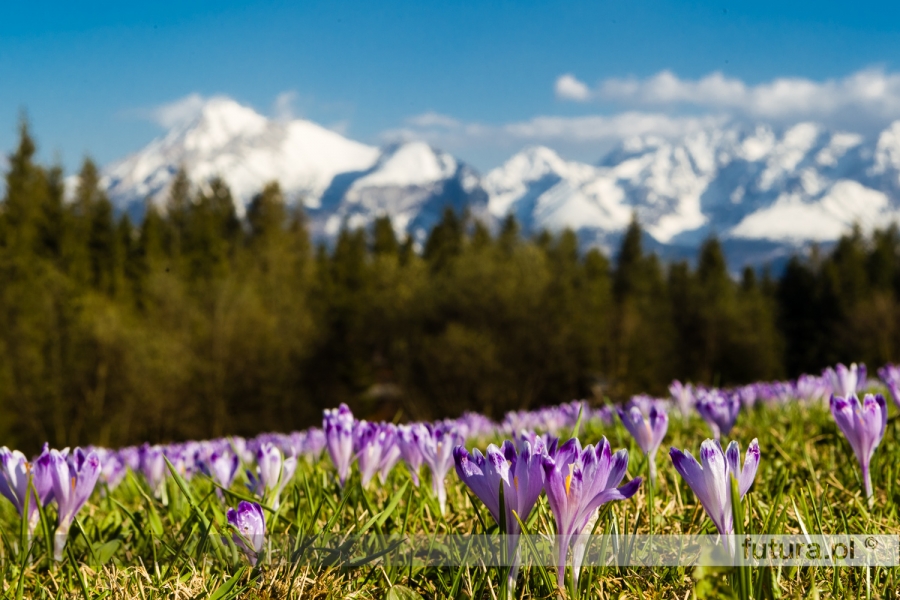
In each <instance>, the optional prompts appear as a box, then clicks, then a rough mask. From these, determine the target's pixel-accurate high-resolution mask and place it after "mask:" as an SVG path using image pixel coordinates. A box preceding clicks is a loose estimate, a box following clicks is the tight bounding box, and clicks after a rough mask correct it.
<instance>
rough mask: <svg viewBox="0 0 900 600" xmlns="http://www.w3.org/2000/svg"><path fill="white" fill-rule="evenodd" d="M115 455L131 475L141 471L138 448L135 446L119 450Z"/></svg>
mask: <svg viewBox="0 0 900 600" xmlns="http://www.w3.org/2000/svg"><path fill="white" fill-rule="evenodd" d="M117 454H118V455H119V459H120V460H121V461H122V462H123V463H125V466H126V467H128V468H129V469H131V471H132V472H133V473H137V472H139V471H140V470H141V450H140V448H138V447H137V446H126V447H124V448H119V451H118V452H117ZM101 462H102V461H101Z"/></svg>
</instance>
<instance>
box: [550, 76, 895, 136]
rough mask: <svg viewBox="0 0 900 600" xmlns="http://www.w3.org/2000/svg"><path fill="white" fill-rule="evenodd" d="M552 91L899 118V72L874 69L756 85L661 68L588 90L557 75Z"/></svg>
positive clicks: (746, 110)
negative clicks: (683, 74)
mask: <svg viewBox="0 0 900 600" xmlns="http://www.w3.org/2000/svg"><path fill="white" fill-rule="evenodd" d="M582 92H584V93H582ZM556 95H557V97H559V98H561V99H565V100H576V101H582V102H584V101H588V100H595V101H607V102H615V103H621V104H628V105H629V106H642V107H653V108H656V109H659V108H666V109H674V108H677V107H679V106H689V107H696V108H701V109H707V110H714V111H726V112H729V113H733V114H740V115H744V116H748V117H753V118H756V119H766V120H773V121H789V120H801V119H804V120H805V119H814V120H819V121H822V122H825V123H826V124H831V123H835V124H838V125H843V126H852V125H854V124H856V125H863V126H865V125H883V124H885V123H887V122H889V121H891V120H894V119H898V118H900V73H888V72H885V71H884V70H883V69H878V68H872V69H865V70H862V71H858V72H856V73H853V74H851V75H848V76H847V77H844V78H839V79H826V80H824V81H814V80H811V79H805V78H801V77H780V78H776V79H772V80H771V81H767V82H763V83H759V84H756V85H748V84H747V83H745V82H743V81H741V80H740V79H737V78H734V77H728V76H726V75H724V74H723V73H720V72H715V73H711V74H709V75H706V76H705V77H702V78H700V79H693V80H692V79H681V78H679V77H678V76H677V75H675V74H674V73H672V72H671V71H661V72H660V73H657V74H656V75H653V76H652V77H648V78H645V79H638V78H634V77H631V78H624V79H619V78H611V79H606V80H603V81H601V82H600V83H599V84H598V85H597V86H596V87H594V88H593V89H591V88H589V87H588V86H587V84H585V83H584V82H582V81H579V80H578V79H576V78H575V77H574V76H572V75H563V76H561V77H560V78H559V79H558V80H557V82H556Z"/></svg>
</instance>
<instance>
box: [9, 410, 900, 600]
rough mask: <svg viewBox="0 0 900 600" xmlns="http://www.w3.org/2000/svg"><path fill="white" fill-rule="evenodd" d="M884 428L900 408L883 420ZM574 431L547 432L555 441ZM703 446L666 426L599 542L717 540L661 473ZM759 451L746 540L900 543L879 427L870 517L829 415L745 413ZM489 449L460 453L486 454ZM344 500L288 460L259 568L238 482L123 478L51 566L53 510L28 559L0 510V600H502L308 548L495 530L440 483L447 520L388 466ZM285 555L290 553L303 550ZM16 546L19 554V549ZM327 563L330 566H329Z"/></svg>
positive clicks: (864, 572) (859, 575)
mask: <svg viewBox="0 0 900 600" xmlns="http://www.w3.org/2000/svg"><path fill="white" fill-rule="evenodd" d="M890 410H891V411H892V413H893V412H896V407H894V406H890ZM571 433H572V431H571V430H570V431H568V432H567V431H560V432H558V434H559V436H560V438H561V439H565V438H567V437H569V436H570V435H571ZM602 436H606V437H607V438H608V439H609V441H610V443H611V445H612V448H613V450H616V449H619V448H627V449H629V451H630V462H629V469H628V474H627V475H626V478H625V480H626V481H627V480H630V479H631V478H632V477H634V476H638V475H644V476H646V473H647V459H646V458H645V457H644V455H643V454H642V453H641V451H640V450H639V449H638V448H637V447H636V446H635V444H634V442H633V441H632V439H631V438H630V437H629V435H628V433H627V431H626V430H625V428H624V427H623V426H622V425H621V424H620V423H618V422H615V423H604V422H602V421H601V420H590V421H587V422H584V423H582V424H581V426H580V430H579V439H581V440H582V442H583V443H585V444H587V443H594V442H597V441H599V440H600V438H601V437H602ZM707 437H709V428H708V426H707V425H706V424H705V423H704V422H703V421H702V420H701V419H700V417H699V416H696V415H695V416H693V417H691V418H690V419H689V420H688V421H686V422H682V420H681V419H680V418H679V416H678V415H677V413H676V414H673V415H672V417H671V423H670V427H669V431H668V435H667V436H666V438H665V440H664V442H663V446H662V448H661V451H660V453H659V455H658V458H657V464H658V487H657V489H656V491H655V493H654V494H653V495H652V506H651V504H650V498H651V496H650V495H649V494H648V491H649V488H648V487H647V486H646V485H642V486H641V488H640V490H639V491H638V492H637V494H636V495H635V496H634V497H633V498H631V499H630V500H625V501H621V502H616V503H612V504H610V505H609V507H610V508H609V510H607V511H604V512H603V513H602V515H603V516H602V518H601V521H600V523H599V524H598V526H597V529H596V532H598V533H603V532H611V531H613V529H615V530H616V531H620V530H621V531H624V532H626V533H627V532H632V533H634V532H637V533H649V531H650V527H651V520H650V518H649V516H650V515H651V513H652V526H653V528H654V531H655V532H657V533H702V532H708V533H715V528H714V527H713V526H712V523H711V522H710V520H709V519H708V518H707V517H706V515H705V513H704V511H703V510H702V508H701V507H700V506H699V504H698V503H697V500H696V498H695V496H694V494H693V493H692V492H691V490H690V488H689V487H688V486H687V485H686V484H685V483H684V482H683V481H682V479H681V477H680V476H679V475H678V473H677V472H676V471H675V469H674V468H673V467H672V464H671V461H670V459H669V456H668V454H667V453H666V451H665V450H667V449H668V447H669V446H675V447H678V448H682V449H688V450H690V451H691V452H692V453H694V454H695V455H697V453H698V451H699V447H700V443H701V441H703V440H704V439H705V438H707ZM753 438H758V439H759V445H760V449H761V461H760V465H759V471H758V473H757V476H756V480H755V483H754V485H753V487H752V488H751V489H750V492H749V494H748V495H747V496H746V498H745V500H744V502H743V507H744V512H745V515H746V518H745V522H744V529H745V531H747V532H753V533H772V534H778V533H800V532H801V531H802V529H803V528H805V529H806V530H807V531H809V532H810V533H825V534H836V533H844V532H849V533H870V534H893V535H897V534H900V515H898V512H897V502H896V501H897V494H898V489H897V486H896V485H895V482H896V480H897V476H898V473H897V467H896V465H898V464H900V425H898V421H897V420H896V419H890V420H889V422H888V426H887V432H886V434H885V438H884V441H883V442H882V444H881V446H880V447H879V448H878V450H877V451H876V453H875V457H874V460H873V466H872V480H873V485H874V488H875V502H874V504H873V507H872V508H871V509H869V508H868V507H867V503H866V501H865V498H864V497H863V496H862V493H861V487H862V484H861V480H860V473H859V468H858V466H857V462H856V459H855V458H854V457H853V454H852V451H851V450H850V447H849V445H848V443H847V442H846V440H845V439H844V438H843V436H842V435H841V432H840V431H839V430H838V429H837V427H836V425H835V423H834V420H833V419H832V417H831V414H830V413H829V411H828V408H827V406H825V405H823V404H805V403H799V402H788V403H785V404H783V405H758V406H756V407H754V408H753V409H745V410H743V411H742V413H741V414H740V416H739V418H738V420H737V425H736V426H735V428H734V430H733V431H732V432H731V434H730V435H729V436H728V439H729V440H732V439H733V440H738V441H739V442H740V443H741V446H742V449H746V447H747V445H748V444H749V442H750V440H752V439H753ZM488 441H495V442H497V441H499V440H484V439H480V440H468V441H467V444H466V445H467V447H468V448H472V447H473V446H477V447H480V448H482V449H483V448H484V447H485V445H486V444H487V443H488ZM351 473H352V474H351V476H350V479H349V480H348V482H347V484H346V485H345V486H344V488H343V489H342V488H341V487H340V486H339V485H338V483H337V481H336V477H335V473H334V468H333V467H332V465H331V463H330V461H329V458H328V455H327V453H324V454H323V455H322V458H321V459H320V460H319V461H318V462H316V463H315V464H312V463H311V462H308V461H306V460H302V459H301V460H300V461H299V465H298V468H297V472H296V474H295V475H294V477H293V479H292V480H291V481H290V483H289V484H288V487H287V488H286V489H285V490H284V492H283V493H282V494H281V499H282V501H281V504H280V506H279V508H278V509H277V511H267V514H266V520H267V539H268V541H267V548H268V551H267V552H266V556H265V557H264V559H263V560H262V561H260V564H259V565H257V566H256V567H251V566H250V565H248V563H247V560H246V559H245V557H244V556H243V554H242V553H241V552H240V550H239V549H238V548H236V547H235V546H234V544H233V543H232V542H230V537H229V536H230V532H229V530H228V529H227V527H226V517H225V511H226V509H227V508H228V507H233V506H235V505H236V504H237V503H238V502H239V501H240V500H242V499H245V500H250V499H253V498H252V495H250V493H249V492H248V491H247V488H246V486H245V485H244V482H245V481H246V480H245V479H244V476H243V475H240V476H239V477H238V480H237V481H236V482H235V483H234V485H233V486H232V488H231V489H230V490H229V491H227V492H225V493H224V497H223V498H220V497H219V495H217V494H216V489H217V488H216V487H215V486H214V484H213V483H212V482H211V481H210V480H209V479H208V478H206V477H204V476H202V475H194V476H193V477H192V478H191V480H190V481H184V480H183V479H182V478H177V477H171V476H170V477H168V478H167V481H166V486H167V488H166V494H165V496H166V500H165V501H163V500H161V499H159V498H156V497H154V495H153V494H152V493H151V490H150V488H149V487H148V486H147V484H146V482H145V481H144V480H143V478H142V477H141V476H140V475H136V474H134V473H132V472H129V473H128V474H127V475H126V477H125V479H124V480H123V481H122V483H121V484H120V485H119V486H118V487H116V488H115V489H114V490H112V491H109V492H107V491H106V490H104V489H103V488H102V486H101V485H98V488H97V491H95V493H94V494H93V496H92V497H91V499H90V500H89V502H88V503H87V504H86V505H85V507H84V508H83V509H82V511H81V512H80V513H79V515H78V518H77V520H76V524H75V525H73V527H72V530H71V531H70V534H69V543H68V545H67V550H66V554H65V556H64V558H63V560H62V561H60V562H56V561H53V560H52V559H51V557H52V547H51V546H50V545H49V544H48V540H47V539H46V538H47V532H48V531H51V530H52V524H53V523H54V522H55V521H54V520H55V517H54V511H55V508H54V507H53V505H49V506H48V507H47V508H46V509H45V511H44V512H43V513H42V517H43V519H44V522H43V523H42V525H41V526H40V527H39V528H38V532H37V534H36V535H35V537H34V539H33V543H32V544H31V547H30V551H29V552H21V551H20V548H22V543H23V541H24V539H25V535H24V532H23V529H22V526H21V520H20V519H19V517H18V515H17V513H16V511H15V509H14V508H13V506H12V505H11V504H10V503H7V502H3V503H2V504H0V527H2V537H3V548H2V556H0V571H2V574H3V585H4V590H3V591H4V594H5V595H6V596H7V597H24V598H80V597H86V598H142V599H149V598H207V597H211V598H217V599H221V598H259V599H263V598H393V599H407V598H418V597H420V596H421V597H423V598H499V597H501V589H500V582H501V581H502V580H503V574H502V573H501V570H500V569H499V568H497V567H476V566H468V567H397V566H390V565H384V564H381V562H380V559H379V558H378V557H377V556H371V555H366V553H365V552H363V551H361V550H359V549H356V548H353V547H352V546H351V547H348V548H345V549H344V550H345V552H344V553H343V554H340V555H333V554H332V555H324V554H322V553H321V552H317V550H316V549H315V544H314V543H313V544H312V545H310V544H309V543H307V542H306V541H304V540H309V539H310V536H315V535H316V534H327V535H330V536H332V539H333V537H334V536H341V535H347V536H352V535H354V534H358V533H360V532H362V531H365V532H378V533H383V534H385V535H389V534H442V533H448V534H467V533H483V532H484V531H485V529H486V528H490V527H492V526H494V525H493V521H492V519H491V517H490V516H489V514H488V512H487V510H486V509H485V507H484V506H483V505H482V504H481V503H480V502H479V501H478V500H477V499H476V498H475V497H474V496H472V495H471V494H470V493H468V492H467V488H466V487H465V486H464V485H463V484H462V483H461V482H460V480H459V479H458V477H457V476H456V474H455V473H454V472H453V471H452V470H451V472H450V473H449V475H448V477H447V496H448V497H447V510H446V514H445V515H444V516H442V515H441V512H440V510H439V508H438V503H437V500H436V499H435V498H434V497H433V494H432V492H431V488H430V486H429V485H427V477H428V475H427V474H426V475H425V478H424V481H423V482H422V485H421V486H419V487H416V486H414V485H412V482H411V480H410V476H409V474H408V472H407V470H406V469H405V468H404V467H403V466H402V464H401V465H398V466H397V467H396V468H394V469H393V470H392V472H391V473H390V475H389V477H388V479H387V482H386V483H385V484H381V482H380V481H379V480H378V478H377V477H376V478H375V479H373V481H372V482H371V483H370V485H369V486H368V487H367V488H366V489H363V488H362V486H361V485H360V479H359V473H358V471H357V469H356V467H354V469H353V471H352V472H351ZM527 526H528V529H529V531H531V532H535V533H547V534H549V533H552V532H553V531H554V523H553V518H552V515H551V512H550V509H549V507H548V503H547V499H546V496H545V495H543V496H542V497H541V498H540V499H539V501H538V504H537V506H536V508H535V510H534V511H533V512H532V514H531V517H530V519H529V521H528V523H527ZM297 540H300V541H299V542H298V541H297ZM26 545H27V544H26ZM329 563H330V564H329ZM736 574H737V573H736V571H735V570H733V569H730V568H728V569H713V568H705V569H704V568H690V567H687V568H685V567H658V568H631V567H620V568H617V567H598V568H586V569H585V571H584V572H583V573H582V581H581V589H580V591H579V594H578V595H579V596H580V597H585V598H587V597H590V598H679V599H683V598H691V597H697V598H719V597H729V595H732V594H735V595H736V594H737V593H738V591H737V588H736V587H734V586H733V585H732V583H733V581H735V580H736ZM898 575H900V569H898V568H896V567H894V568H869V569H865V568H836V569H835V568H814V567H801V568H797V567H794V568H788V567H784V568H780V569H771V568H758V569H752V570H751V573H750V579H751V582H752V584H753V590H754V596H755V597H757V598H779V597H784V598H796V597H853V598H868V597H871V598H896V597H898V585H900V582H898ZM555 582H556V575H555V572H554V570H553V569H552V568H550V569H544V568H540V567H528V566H526V567H523V569H522V570H521V572H520V574H519V578H518V584H517V588H516V592H515V593H516V595H517V596H519V597H526V598H555V597H569V592H567V591H565V590H559V589H557V588H556V586H555Z"/></svg>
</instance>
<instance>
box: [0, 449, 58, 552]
mask: <svg viewBox="0 0 900 600" xmlns="http://www.w3.org/2000/svg"><path fill="white" fill-rule="evenodd" d="M44 454H47V455H48V456H49V450H48V449H47V447H46V445H45V447H44V453H43V454H42V455H41V456H43V455H44ZM45 462H46V461H45ZM29 485H31V486H33V489H29ZM35 492H37V497H35ZM52 492H53V483H52V481H51V480H50V473H49V472H48V470H47V469H46V468H45V467H44V466H41V467H38V465H37V460H35V462H34V463H29V462H28V460H27V459H26V458H25V455H24V454H22V453H21V452H19V451H18V450H10V449H9V448H7V447H6V446H4V447H2V448H0V494H2V495H3V496H4V497H5V498H6V499H7V500H9V501H10V502H12V504H13V506H15V507H16V511H17V512H18V513H19V516H23V517H25V518H27V519H28V535H29V538H30V536H32V535H33V534H34V530H35V528H36V527H37V524H38V520H39V516H40V515H39V512H38V502H40V503H41V506H45V505H46V504H47V502H48V501H49V500H50V498H51V494H52ZM26 498H27V501H28V515H27V516H25V515H23V513H24V511H25V501H26Z"/></svg>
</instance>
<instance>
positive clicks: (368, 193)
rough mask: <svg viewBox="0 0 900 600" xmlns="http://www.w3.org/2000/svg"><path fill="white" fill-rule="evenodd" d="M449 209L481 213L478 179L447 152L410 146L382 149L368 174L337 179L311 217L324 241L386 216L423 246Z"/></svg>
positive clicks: (484, 200) (483, 204)
mask: <svg viewBox="0 0 900 600" xmlns="http://www.w3.org/2000/svg"><path fill="white" fill-rule="evenodd" d="M447 206H451V207H453V208H454V209H455V210H457V211H462V210H464V209H469V210H470V211H473V214H476V215H482V214H484V213H485V209H486V206H487V195H486V194H485V193H484V191H483V190H482V188H481V182H480V178H479V176H478V174H477V173H476V172H475V171H474V170H473V169H472V168H471V167H469V166H467V165H465V164H464V163H461V162H459V161H458V160H457V159H456V158H454V157H453V156H451V155H450V154H447V153H446V152H441V151H439V150H436V149H434V148H432V147H431V146H429V145H428V144H425V143H422V142H409V143H405V144H398V145H395V146H390V147H388V148H385V149H384V152H383V154H382V156H381V157H380V158H379V160H378V162H377V163H376V164H375V165H373V167H372V168H371V169H369V170H368V171H365V172H361V173H356V174H352V173H351V174H348V175H345V176H340V177H337V178H335V181H334V183H333V184H332V186H331V187H330V188H329V190H326V192H325V194H324V195H323V198H322V203H321V206H320V207H319V210H313V211H310V212H311V217H312V219H311V220H312V223H313V230H314V233H317V234H320V235H321V236H323V237H333V236H335V235H336V234H337V233H338V231H340V228H341V227H342V226H343V225H344V224H346V225H347V226H348V227H351V228H355V227H363V226H366V225H368V224H369V223H371V222H372V220H373V219H374V218H375V217H378V216H381V215H388V216H390V217H391V220H392V222H393V224H394V228H395V230H396V231H397V233H398V234H401V235H402V234H404V233H407V232H408V233H410V234H412V235H413V237H414V238H415V239H416V240H417V241H419V242H422V241H424V238H425V236H426V234H427V232H428V230H430V229H431V227H433V226H434V224H436V223H437V222H438V220H439V219H440V217H441V213H442V212H443V210H444V208H445V207H447Z"/></svg>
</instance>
